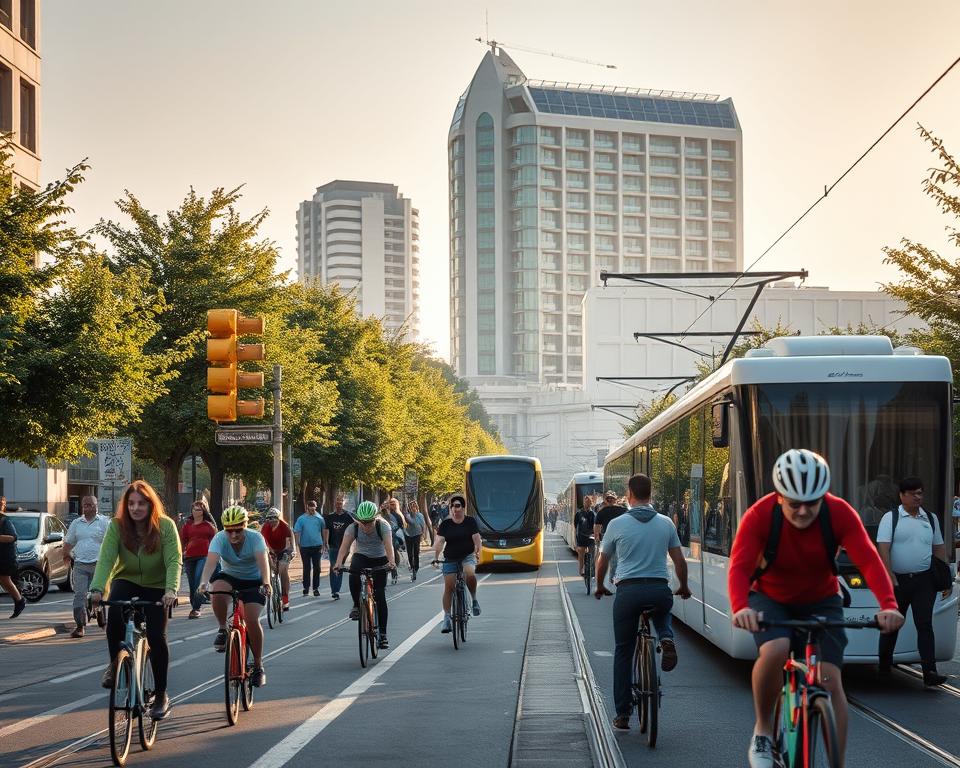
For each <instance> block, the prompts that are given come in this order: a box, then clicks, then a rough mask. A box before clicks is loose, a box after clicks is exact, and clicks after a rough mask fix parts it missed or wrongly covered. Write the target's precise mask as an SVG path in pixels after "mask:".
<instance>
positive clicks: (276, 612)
mask: <svg viewBox="0 0 960 768" xmlns="http://www.w3.org/2000/svg"><path fill="white" fill-rule="evenodd" d="M270 587H271V594H270V598H269V599H268V600H267V626H268V627H270V629H273V628H274V627H275V626H276V625H278V624H283V588H282V585H281V583H280V562H279V560H278V559H277V556H276V555H275V554H274V553H273V552H271V553H270Z"/></svg>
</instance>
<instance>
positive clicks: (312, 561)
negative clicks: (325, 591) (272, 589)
mask: <svg viewBox="0 0 960 768" xmlns="http://www.w3.org/2000/svg"><path fill="white" fill-rule="evenodd" d="M323 531H324V524H323V517H322V516H321V515H319V514H317V502H316V501H308V502H307V512H306V514H304V515H300V517H298V518H297V522H296V523H294V525H293V532H294V534H295V535H296V537H297V549H298V550H300V555H301V556H302V557H303V594H305V595H309V594H310V587H311V586H312V587H313V594H314V596H315V597H320V558H321V557H322V555H323V553H324V552H325V551H326V547H324V546H323ZM311 577H312V578H311Z"/></svg>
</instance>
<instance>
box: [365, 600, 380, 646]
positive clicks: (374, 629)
mask: <svg viewBox="0 0 960 768" xmlns="http://www.w3.org/2000/svg"><path fill="white" fill-rule="evenodd" d="M367 615H368V616H369V618H368V619H367V626H368V627H369V629H368V630H367V640H368V641H369V643H370V655H371V656H373V658H377V650H378V643H379V642H380V627H379V626H378V625H377V605H376V602H375V601H374V599H373V598H372V597H369V596H368V597H367Z"/></svg>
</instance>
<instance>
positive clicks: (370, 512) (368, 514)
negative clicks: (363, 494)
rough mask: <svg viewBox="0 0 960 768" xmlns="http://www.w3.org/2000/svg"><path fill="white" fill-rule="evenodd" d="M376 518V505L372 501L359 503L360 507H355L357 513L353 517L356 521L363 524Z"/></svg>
mask: <svg viewBox="0 0 960 768" xmlns="http://www.w3.org/2000/svg"><path fill="white" fill-rule="evenodd" d="M376 516H377V505H376V504H374V503H373V502H372V501H361V502H360V505H359V506H358V507H357V511H356V512H355V513H354V517H356V518H357V520H361V521H363V522H365V523H367V522H370V521H371V520H373V519H374V518H375V517H376Z"/></svg>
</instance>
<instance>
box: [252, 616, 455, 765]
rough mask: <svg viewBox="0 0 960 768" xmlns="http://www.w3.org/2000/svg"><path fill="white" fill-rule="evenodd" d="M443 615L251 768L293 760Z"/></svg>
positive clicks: (401, 645)
mask: <svg viewBox="0 0 960 768" xmlns="http://www.w3.org/2000/svg"><path fill="white" fill-rule="evenodd" d="M442 618H443V613H442V612H440V613H437V614H435V615H434V616H432V617H430V619H429V620H427V622H426V623H425V624H424V625H423V626H421V627H420V629H418V630H417V631H416V632H414V633H413V634H412V635H410V637H408V638H407V639H406V640H404V641H403V642H402V643H400V645H399V646H397V648H396V649H394V650H393V651H392V652H390V653H388V654H387V655H386V656H385V657H384V658H383V660H382V661H380V662H378V663H377V665H376V666H375V667H373V668H372V669H370V670H369V671H367V672H366V674H364V675H362V676H361V677H359V678H358V679H357V680H355V681H354V682H353V683H351V684H350V685H348V686H347V687H346V688H344V689H343V690H342V691H341V692H340V693H339V694H337V696H336V698H334V699H333V700H332V701H330V702H329V703H327V704H325V705H324V706H323V707H321V708H320V709H319V710H317V711H316V712H315V713H314V714H313V715H312V716H311V717H310V718H309V719H308V720H307V721H306V722H304V723H303V724H302V725H300V726H298V727H297V728H296V729H294V731H293V732H292V733H291V734H290V735H289V736H287V737H286V738H285V739H283V740H282V741H281V742H279V743H278V744H275V745H274V746H273V747H271V748H270V751H269V752H267V754H265V755H264V756H263V757H261V758H260V759H259V760H257V761H256V762H255V763H254V764H253V765H252V766H251V768H281V766H284V765H286V764H287V763H288V762H290V761H291V760H292V759H293V758H294V757H296V756H297V754H298V753H299V752H300V751H301V750H302V749H303V748H304V747H306V746H307V744H309V743H310V742H311V741H313V740H314V739H315V738H316V737H317V736H318V735H319V734H320V733H321V732H322V731H323V730H324V729H325V728H326V727H327V726H328V725H330V724H331V723H332V722H333V721H334V720H336V719H337V718H338V717H339V716H340V715H342V714H343V713H344V712H346V711H347V709H349V708H350V705H351V704H353V702H355V701H356V700H357V698H358V697H359V696H360V695H361V694H363V693H364V692H365V691H367V690H368V689H369V688H370V687H371V686H372V685H373V684H374V683H376V682H377V679H378V678H379V677H381V676H382V675H384V674H385V673H386V672H387V671H388V670H389V669H390V668H391V667H392V666H393V665H394V664H396V663H397V662H398V661H400V659H402V658H403V657H404V656H406V655H407V654H408V653H409V652H410V651H411V650H412V649H413V648H414V647H415V646H416V644H417V643H419V642H420V641H421V640H423V638H425V637H426V636H427V635H428V634H429V633H430V632H431V631H432V630H433V629H434V628H435V627H436V626H437V624H438V623H439V622H440V620H441V619H442Z"/></svg>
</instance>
